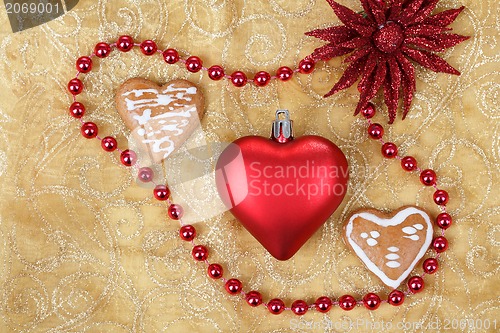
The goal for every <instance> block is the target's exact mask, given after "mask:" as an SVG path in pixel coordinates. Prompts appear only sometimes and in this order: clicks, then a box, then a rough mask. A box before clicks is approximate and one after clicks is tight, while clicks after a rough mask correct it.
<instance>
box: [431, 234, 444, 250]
mask: <svg viewBox="0 0 500 333" xmlns="http://www.w3.org/2000/svg"><path fill="white" fill-rule="evenodd" d="M432 248H433V249H434V251H436V252H437V253H443V252H444V251H446V250H447V249H448V240H447V239H446V238H445V237H443V236H439V237H436V238H434V240H433V241H432Z"/></svg>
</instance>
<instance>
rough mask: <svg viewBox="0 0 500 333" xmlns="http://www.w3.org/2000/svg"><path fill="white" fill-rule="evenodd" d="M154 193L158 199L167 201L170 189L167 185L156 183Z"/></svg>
mask: <svg viewBox="0 0 500 333" xmlns="http://www.w3.org/2000/svg"><path fill="white" fill-rule="evenodd" d="M153 194H154V197H155V199H156V200H160V201H165V200H167V199H168V197H169V196H170V189H169V188H168V187H167V186H165V185H156V187H155V188H154V190H153Z"/></svg>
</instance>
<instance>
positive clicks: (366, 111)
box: [361, 102, 376, 119]
mask: <svg viewBox="0 0 500 333" xmlns="http://www.w3.org/2000/svg"><path fill="white" fill-rule="evenodd" d="M375 113H376V110H375V105H373V103H372V102H368V104H366V106H365V107H364V108H363V109H362V110H361V114H362V115H363V117H365V118H366V119H370V118H373V116H375Z"/></svg>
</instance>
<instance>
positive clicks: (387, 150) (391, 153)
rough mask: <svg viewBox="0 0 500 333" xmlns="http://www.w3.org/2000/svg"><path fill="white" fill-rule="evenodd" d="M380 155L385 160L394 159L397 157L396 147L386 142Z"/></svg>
mask: <svg viewBox="0 0 500 333" xmlns="http://www.w3.org/2000/svg"><path fill="white" fill-rule="evenodd" d="M382 155H384V157H385V158H394V157H396V156H397V155H398V147H397V146H396V145H395V144H394V143H392V142H386V143H384V144H383V145H382Z"/></svg>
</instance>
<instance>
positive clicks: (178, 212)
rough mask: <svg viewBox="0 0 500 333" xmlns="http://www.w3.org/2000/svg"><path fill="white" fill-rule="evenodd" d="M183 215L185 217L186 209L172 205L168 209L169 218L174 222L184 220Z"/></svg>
mask: <svg viewBox="0 0 500 333" xmlns="http://www.w3.org/2000/svg"><path fill="white" fill-rule="evenodd" d="M182 215H184V209H183V208H182V206H181V205H178V204H172V205H170V206H169V207H168V216H169V217H170V218H171V219H172V220H179V219H181V218H182Z"/></svg>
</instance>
